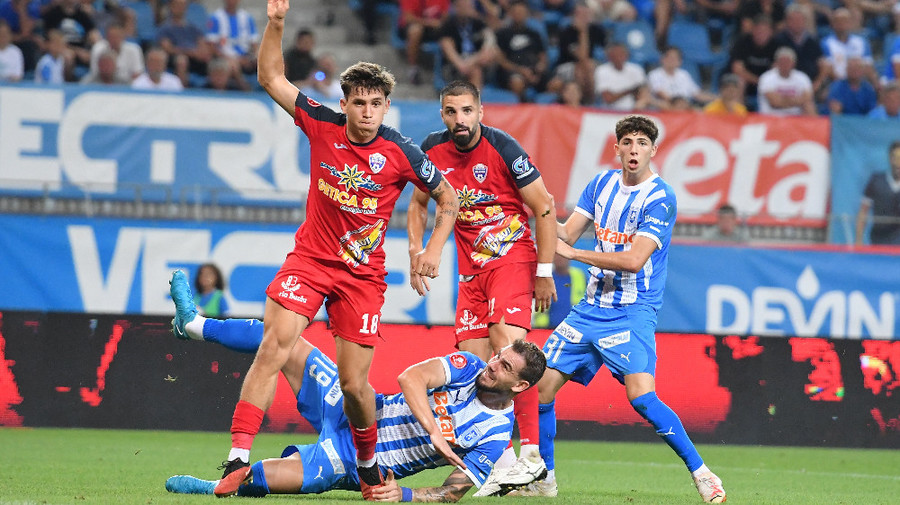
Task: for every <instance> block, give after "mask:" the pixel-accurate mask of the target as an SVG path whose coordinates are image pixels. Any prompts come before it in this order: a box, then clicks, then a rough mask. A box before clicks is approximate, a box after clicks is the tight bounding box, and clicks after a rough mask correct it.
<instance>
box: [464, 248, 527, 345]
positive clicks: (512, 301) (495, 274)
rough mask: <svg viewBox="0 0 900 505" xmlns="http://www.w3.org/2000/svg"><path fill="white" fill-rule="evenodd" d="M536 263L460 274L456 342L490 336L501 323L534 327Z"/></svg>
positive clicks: (517, 264)
mask: <svg viewBox="0 0 900 505" xmlns="http://www.w3.org/2000/svg"><path fill="white" fill-rule="evenodd" d="M535 268H536V265H535V264H534V263H507V264H506V265H502V266H499V267H497V268H492V269H490V270H488V271H486V272H482V273H479V274H475V275H473V276H460V280H459V298H458V300H457V302H456V344H457V346H458V345H459V343H460V342H462V341H463V340H469V339H473V338H484V337H487V336H488V326H489V325H491V324H494V323H499V322H500V320H501V319H502V320H503V321H504V322H505V323H506V324H511V325H513V326H518V327H520V328H525V329H526V330H530V329H531V302H532V300H534V271H535Z"/></svg>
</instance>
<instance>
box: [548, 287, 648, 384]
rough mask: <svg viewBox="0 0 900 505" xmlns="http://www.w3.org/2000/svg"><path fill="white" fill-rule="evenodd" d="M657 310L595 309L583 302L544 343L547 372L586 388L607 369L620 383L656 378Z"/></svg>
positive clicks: (635, 306) (641, 308) (627, 308)
mask: <svg viewBox="0 0 900 505" xmlns="http://www.w3.org/2000/svg"><path fill="white" fill-rule="evenodd" d="M655 332H656V310H654V309H653V308H652V307H648V306H646V305H628V306H625V307H617V308H601V307H595V306H593V305H591V304H589V303H587V302H585V301H583V300H582V301H581V302H580V303H579V304H578V305H576V306H575V307H573V308H572V310H571V312H569V315H568V316H566V319H565V320H564V321H563V322H561V323H559V326H557V327H556V329H555V330H553V333H552V334H550V337H549V338H548V339H547V342H546V343H545V344H544V354H545V355H546V356H547V367H548V368H553V369H556V370H559V371H560V372H562V373H563V374H565V375H571V380H573V381H575V382H578V383H579V384H583V385H585V386H586V385H588V384H589V383H590V382H591V380H592V379H593V378H594V376H595V375H596V374H597V371H598V370H600V367H601V366H603V365H606V367H607V368H609V371H610V373H612V375H613V377H615V378H616V379H617V380H618V381H619V382H621V383H623V384H624V383H625V376H626V375H628V374H633V373H641V372H646V373H649V374H651V375H654V374H655V373H656V334H655Z"/></svg>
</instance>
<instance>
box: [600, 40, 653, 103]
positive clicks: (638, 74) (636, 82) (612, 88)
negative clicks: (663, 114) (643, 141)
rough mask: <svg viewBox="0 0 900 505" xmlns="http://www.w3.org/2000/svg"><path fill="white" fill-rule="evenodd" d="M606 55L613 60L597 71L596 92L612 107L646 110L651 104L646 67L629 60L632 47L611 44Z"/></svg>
mask: <svg viewBox="0 0 900 505" xmlns="http://www.w3.org/2000/svg"><path fill="white" fill-rule="evenodd" d="M606 57H607V58H608V59H609V61H608V62H606V63H603V64H602V65H599V66H598V67H597V70H596V72H594V83H595V88H594V92H595V94H596V95H598V96H600V98H602V99H603V104H604V106H605V107H608V108H610V109H615V110H619V111H631V110H642V109H645V108H646V107H647V105H649V103H650V90H649V89H648V88H647V74H646V73H645V72H644V69H643V67H641V66H640V65H638V64H637V63H632V62H630V61H628V47H627V46H626V45H625V44H623V43H621V42H613V43H611V44H609V45H608V46H607V48H606Z"/></svg>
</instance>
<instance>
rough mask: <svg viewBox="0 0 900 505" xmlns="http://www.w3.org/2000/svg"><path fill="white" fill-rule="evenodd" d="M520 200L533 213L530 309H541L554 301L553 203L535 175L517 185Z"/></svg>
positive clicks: (554, 246) (554, 219) (554, 221)
mask: <svg viewBox="0 0 900 505" xmlns="http://www.w3.org/2000/svg"><path fill="white" fill-rule="evenodd" d="M519 194H520V195H522V201H524V202H525V205H527V206H528V208H529V209H531V212H532V214H534V235H535V242H536V244H537V260H538V265H539V266H538V272H537V278H536V279H535V282H534V302H535V306H534V309H535V310H536V311H538V312H543V311H544V310H547V309H549V308H550V304H551V303H553V302H555V301H556V284H554V282H553V256H555V255H556V226H557V222H556V207H555V204H554V202H553V195H551V194H550V193H549V192H548V191H547V188H546V186H544V180H543V178H541V177H538V178H537V179H535V180H534V181H532V182H531V183H530V184H528V185H527V186H525V187H524V188H520V189H519Z"/></svg>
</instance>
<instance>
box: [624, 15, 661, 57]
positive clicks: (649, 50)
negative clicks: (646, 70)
mask: <svg viewBox="0 0 900 505" xmlns="http://www.w3.org/2000/svg"><path fill="white" fill-rule="evenodd" d="M612 28H613V30H612V39H613V40H614V41H615V42H621V43H623V44H625V45H626V46H627V47H628V51H629V53H630V54H631V57H630V59H631V61H633V62H635V63H637V64H638V65H641V66H643V67H648V66H651V65H656V64H657V63H659V49H657V47H656V37H654V35H653V27H652V26H650V23H648V22H646V21H644V20H642V19H638V20H636V21H633V22H631V23H615V24H613V25H612Z"/></svg>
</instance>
